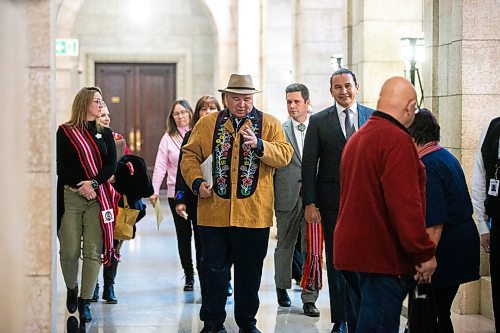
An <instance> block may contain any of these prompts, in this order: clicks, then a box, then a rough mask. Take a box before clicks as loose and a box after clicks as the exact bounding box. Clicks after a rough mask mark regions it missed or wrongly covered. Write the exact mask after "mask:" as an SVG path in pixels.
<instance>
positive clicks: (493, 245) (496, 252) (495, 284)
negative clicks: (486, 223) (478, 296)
mask: <svg viewBox="0 0 500 333" xmlns="http://www.w3.org/2000/svg"><path fill="white" fill-rule="evenodd" d="M490 275H491V295H492V300H493V315H494V316H495V329H496V331H497V332H500V220H499V219H493V221H492V222H491V230H490Z"/></svg>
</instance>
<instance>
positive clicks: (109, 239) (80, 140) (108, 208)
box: [60, 125, 120, 264]
mask: <svg viewBox="0 0 500 333" xmlns="http://www.w3.org/2000/svg"><path fill="white" fill-rule="evenodd" d="M60 127H61V128H62V129H63V131H64V133H65V134H66V136H67V137H68V139H69V140H70V141H71V143H72V144H73V146H74V147H75V149H76V151H77V153H78V158H79V160H80V164H81V165H82V167H83V170H84V171H85V175H86V176H87V179H89V180H90V179H93V178H94V177H96V176H97V174H98V173H99V170H101V169H102V158H101V153H100V152H99V149H98V147H97V145H96V143H95V142H94V139H93V138H92V136H91V135H90V133H89V131H88V130H87V129H86V128H84V129H83V131H79V130H76V129H73V128H71V127H69V126H67V125H61V126H60ZM95 191H96V194H97V200H98V201H99V205H100V207H101V214H99V219H100V221H101V228H102V231H103V238H104V256H103V259H102V263H103V264H107V263H108V262H109V263H110V262H111V258H112V257H113V256H114V257H115V258H116V259H119V255H118V253H117V252H115V249H114V246H113V230H114V227H115V216H116V215H117V214H118V200H120V194H119V193H118V192H116V191H115V189H114V188H113V186H111V184H110V183H109V182H108V181H106V182H104V183H102V184H100V185H99V186H98V187H97V188H96V189H95Z"/></svg>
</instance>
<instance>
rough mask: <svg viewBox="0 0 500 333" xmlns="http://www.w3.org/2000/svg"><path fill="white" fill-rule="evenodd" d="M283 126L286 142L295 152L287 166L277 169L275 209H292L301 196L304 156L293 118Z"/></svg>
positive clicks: (275, 176) (275, 174)
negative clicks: (300, 150)
mask: <svg viewBox="0 0 500 333" xmlns="http://www.w3.org/2000/svg"><path fill="white" fill-rule="evenodd" d="M282 126H283V130H284V131H285V136H286V142H288V143H289V144H291V145H292V147H293V150H294V153H293V155H292V160H291V161H290V163H289V164H288V165H287V166H286V167H283V168H279V169H276V171H275V173H274V209H276V210H280V211H291V210H293V208H294V207H295V205H296V204H297V200H299V196H300V187H301V185H302V183H301V165H302V158H301V157H300V153H299V146H298V143H297V139H296V138H295V133H294V131H293V123H292V120H291V119H288V120H287V121H285V122H284V123H283V124H282ZM306 133H307V132H306Z"/></svg>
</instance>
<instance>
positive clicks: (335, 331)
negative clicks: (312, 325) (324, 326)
mask: <svg viewBox="0 0 500 333" xmlns="http://www.w3.org/2000/svg"><path fill="white" fill-rule="evenodd" d="M346 332H347V325H346V323H345V322H344V321H337V322H334V323H333V328H332V331H331V333H346Z"/></svg>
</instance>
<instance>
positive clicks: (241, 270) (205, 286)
mask: <svg viewBox="0 0 500 333" xmlns="http://www.w3.org/2000/svg"><path fill="white" fill-rule="evenodd" d="M198 230H199V232H200V240H201V247H202V249H203V250H202V254H201V271H202V276H203V282H202V285H201V288H202V290H201V294H202V299H203V301H202V304H201V309H200V319H201V320H202V321H203V322H204V323H205V326H207V327H217V328H218V327H221V326H222V324H223V323H224V321H225V319H226V311H225V306H226V300H227V284H228V282H229V268H230V267H231V263H234V318H235V320H236V324H238V326H239V327H240V328H242V329H249V328H252V327H254V326H255V325H256V323H257V320H256V319H255V315H256V314H257V310H258V309H259V288H260V281H261V276H262V265H263V263H264V258H265V256H266V254H267V244H268V241H269V228H255V229H251V228H239V227H205V226H198Z"/></svg>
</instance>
